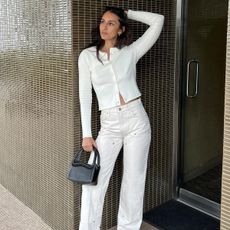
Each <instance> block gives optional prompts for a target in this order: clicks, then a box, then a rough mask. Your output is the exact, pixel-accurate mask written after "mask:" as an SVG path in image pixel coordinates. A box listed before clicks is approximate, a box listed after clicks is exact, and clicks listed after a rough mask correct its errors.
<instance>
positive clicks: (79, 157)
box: [72, 147, 100, 166]
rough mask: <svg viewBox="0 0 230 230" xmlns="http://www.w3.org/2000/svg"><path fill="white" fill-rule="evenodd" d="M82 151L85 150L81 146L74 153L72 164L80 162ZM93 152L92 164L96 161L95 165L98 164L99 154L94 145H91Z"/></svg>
mask: <svg viewBox="0 0 230 230" xmlns="http://www.w3.org/2000/svg"><path fill="white" fill-rule="evenodd" d="M84 152H85V150H84V149H83V148H81V149H80V150H79V151H78V152H77V153H76V154H75V155H74V158H73V162H72V164H76V163H80V160H81V156H82V153H84ZM93 152H94V158H93V165H95V164H96V162H97V165H98V166H100V154H99V152H98V150H97V149H96V148H95V147H93Z"/></svg>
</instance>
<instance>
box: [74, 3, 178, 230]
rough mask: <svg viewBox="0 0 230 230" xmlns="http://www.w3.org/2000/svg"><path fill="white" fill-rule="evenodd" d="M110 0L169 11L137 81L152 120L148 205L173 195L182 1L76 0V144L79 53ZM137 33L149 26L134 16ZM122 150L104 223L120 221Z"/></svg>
mask: <svg viewBox="0 0 230 230" xmlns="http://www.w3.org/2000/svg"><path fill="white" fill-rule="evenodd" d="M106 5H118V6H121V7H125V8H129V9H133V10H145V11H152V12H158V13H161V14H163V15H164V16H165V24H164V28H163V31H162V34H161V36H160V38H159V40H158V41H157V43H156V44H155V45H154V47H153V48H152V49H151V51H150V52H148V54H146V55H145V56H144V57H143V58H142V59H141V61H140V62H139V63H138V68H137V81H138V85H139V87H140V89H141V91H142V100H143V103H144V105H145V108H146V110H147V112H148V115H149V117H150V121H151V125H152V144H151V149H150V155H149V161H148V173H147V183H146V191H145V207H144V210H145V211H147V210H149V209H151V208H153V207H154V206H156V205H159V204H161V203H163V202H164V201H166V200H168V199H170V198H171V197H172V175H171V172H172V151H173V149H172V141H173V91H174V61H175V58H174V55H175V21H176V1H171V0H167V1H165V0H154V1H153V0H149V1H144V0H140V1H137V0H129V1H124V0H123V1H121V0H120V1H118V0H116V1H115V0H114V1H91V0H86V1H79V0H74V1H73V27H72V28H73V47H74V59H75V60H76V61H75V63H76V66H74V72H75V73H76V74H75V75H76V81H75V87H74V88H76V92H75V93H76V94H75V105H76V106H75V146H76V147H79V146H80V145H81V133H80V130H79V128H80V112H79V98H78V73H77V57H78V55H79V53H80V51H81V50H82V49H83V48H84V47H85V46H86V45H87V44H88V43H89V42H90V33H91V29H92V28H93V27H95V26H96V22H97V17H98V15H99V14H100V12H101V11H102V10H103V9H104V6H106ZM130 22H131V25H132V31H133V34H134V39H135V38H137V37H138V36H140V35H141V34H142V33H143V31H144V30H145V29H146V28H147V26H146V25H144V24H141V23H137V22H133V21H130ZM97 109H98V108H97V102H96V99H95V95H94V103H93V117H92V121H93V122H92V127H93V134H94V137H96V135H97V132H98V129H99V125H100V124H99V116H98V115H99V113H98V112H97ZM121 166H122V152H121V154H120V156H119V158H118V160H117V163H116V165H115V169H114V173H113V176H112V178H111V181H110V186H109V188H108V192H107V195H106V200H105V206H104V213H103V224H102V229H109V228H110V227H111V226H113V225H116V216H117V209H118V201H119V191H120V183H121V176H122V173H121ZM80 192H81V189H80V186H76V187H75V226H76V229H77V226H78V221H79V210H80Z"/></svg>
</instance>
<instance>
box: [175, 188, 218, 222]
mask: <svg viewBox="0 0 230 230" xmlns="http://www.w3.org/2000/svg"><path fill="white" fill-rule="evenodd" d="M177 201H179V202H182V203H184V204H186V205H188V206H190V207H192V208H194V209H197V210H199V211H201V212H204V213H205V214H207V215H209V216H212V217H214V218H216V219H218V220H220V204H218V203H216V202H214V201H212V200H209V199H207V198H205V197H202V196H199V195H197V194H195V193H193V192H190V191H188V190H186V189H183V188H180V190H179V197H178V198H177Z"/></svg>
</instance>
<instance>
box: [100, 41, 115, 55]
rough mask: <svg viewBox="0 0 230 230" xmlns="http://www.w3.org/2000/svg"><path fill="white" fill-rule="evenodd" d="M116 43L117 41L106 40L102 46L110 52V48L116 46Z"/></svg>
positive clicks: (105, 50)
mask: <svg viewBox="0 0 230 230" xmlns="http://www.w3.org/2000/svg"><path fill="white" fill-rule="evenodd" d="M115 44H116V41H106V42H105V44H104V46H103V47H102V50H103V51H104V52H106V53H109V50H110V48H112V47H114V46H115Z"/></svg>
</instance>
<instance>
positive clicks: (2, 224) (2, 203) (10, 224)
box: [0, 185, 51, 230]
mask: <svg viewBox="0 0 230 230" xmlns="http://www.w3.org/2000/svg"><path fill="white" fill-rule="evenodd" d="M0 230H51V228H50V227H49V226H47V225H46V224H45V223H44V222H43V221H42V219H41V218H40V217H39V216H38V215H36V214H35V213H34V212H33V211H32V210H31V209H30V208H28V207H27V206H25V205H24V204H23V203H22V202H21V201H19V200H18V199H17V198H16V197H15V196H14V195H12V194H11V193H10V192H9V191H8V190H6V189H5V188H4V187H3V186H2V185H0Z"/></svg>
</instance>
